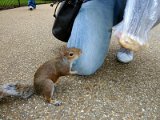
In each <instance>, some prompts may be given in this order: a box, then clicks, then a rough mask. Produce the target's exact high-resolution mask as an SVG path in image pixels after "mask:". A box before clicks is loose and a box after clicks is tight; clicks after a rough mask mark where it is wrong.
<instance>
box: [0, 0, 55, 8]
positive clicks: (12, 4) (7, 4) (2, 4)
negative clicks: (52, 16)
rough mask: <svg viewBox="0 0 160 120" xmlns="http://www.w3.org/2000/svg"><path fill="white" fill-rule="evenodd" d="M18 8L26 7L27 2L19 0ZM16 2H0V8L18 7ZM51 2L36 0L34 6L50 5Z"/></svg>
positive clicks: (2, 0) (13, 0)
mask: <svg viewBox="0 0 160 120" xmlns="http://www.w3.org/2000/svg"><path fill="white" fill-rule="evenodd" d="M19 1H20V6H26V5H28V0H19ZM19 1H18V0H0V8H6V7H17V6H19ZM52 1H53V0H36V4H43V3H51V2H52Z"/></svg>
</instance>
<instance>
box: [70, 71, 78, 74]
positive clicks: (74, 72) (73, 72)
mask: <svg viewBox="0 0 160 120" xmlns="http://www.w3.org/2000/svg"><path fill="white" fill-rule="evenodd" d="M69 73H70V74H72V75H74V74H78V71H70V72H69Z"/></svg>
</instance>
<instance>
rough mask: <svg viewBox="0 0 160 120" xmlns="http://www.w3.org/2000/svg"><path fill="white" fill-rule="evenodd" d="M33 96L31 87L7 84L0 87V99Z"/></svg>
mask: <svg viewBox="0 0 160 120" xmlns="http://www.w3.org/2000/svg"><path fill="white" fill-rule="evenodd" d="M33 94H34V87H33V85H22V84H19V83H15V84H13V83H7V84H3V85H1V86H0V99H1V98H4V97H7V96H16V97H20V98H29V97H31V96H32V95H33Z"/></svg>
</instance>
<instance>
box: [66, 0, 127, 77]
mask: <svg viewBox="0 0 160 120" xmlns="http://www.w3.org/2000/svg"><path fill="white" fill-rule="evenodd" d="M118 1H124V0H87V1H86V2H85V3H83V4H82V7H81V9H80V11H79V13H78V15H77V17H76V19H75V22H74V25H73V29H72V32H71V36H70V38H69V41H68V43H67V46H68V47H76V48H80V49H81V50H82V55H81V57H80V58H79V59H78V60H77V61H75V63H74V64H73V68H72V69H73V70H76V71H77V72H78V74H79V75H90V74H93V73H94V72H96V71H97V69H98V68H100V67H101V65H102V64H103V62H104V59H105V58H106V56H107V53H108V49H109V44H110V37H111V31H112V26H113V25H114V24H116V23H117V22H119V21H120V18H122V17H121V16H123V14H122V13H123V8H124V5H125V4H124V5H121V6H120V4H121V2H118ZM120 11H121V12H122V13H121V15H120V14H119V13H120ZM118 19H119V20H118Z"/></svg>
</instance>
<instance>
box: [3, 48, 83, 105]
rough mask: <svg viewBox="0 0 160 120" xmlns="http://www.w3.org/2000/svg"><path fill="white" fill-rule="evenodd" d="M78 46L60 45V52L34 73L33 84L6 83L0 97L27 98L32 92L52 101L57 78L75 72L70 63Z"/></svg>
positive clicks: (76, 55) (49, 101) (75, 54)
mask: <svg viewBox="0 0 160 120" xmlns="http://www.w3.org/2000/svg"><path fill="white" fill-rule="evenodd" d="M81 53H82V52H81V50H80V49H78V48H74V47H72V48H67V47H62V48H61V50H60V54H59V55H58V56H57V57H56V58H54V59H51V60H49V61H47V62H45V63H44V64H42V65H41V66H40V67H39V68H38V69H37V71H36V72H35V75H34V80H33V85H28V86H27V85H22V84H20V83H14V84H13V83H7V84H4V85H1V87H0V99H1V98H4V97H6V96H17V97H21V98H29V97H30V96H32V95H33V94H34V93H36V94H38V95H42V96H43V97H44V99H45V101H46V102H47V103H51V102H52V97H53V93H54V91H55V85H56V83H57V82H58V78H59V77H61V76H65V75H70V74H77V71H72V70H71V68H72V64H73V62H74V61H75V60H77V59H78V58H79V57H80V55H81Z"/></svg>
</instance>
